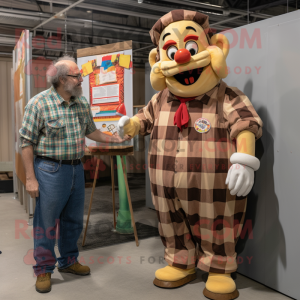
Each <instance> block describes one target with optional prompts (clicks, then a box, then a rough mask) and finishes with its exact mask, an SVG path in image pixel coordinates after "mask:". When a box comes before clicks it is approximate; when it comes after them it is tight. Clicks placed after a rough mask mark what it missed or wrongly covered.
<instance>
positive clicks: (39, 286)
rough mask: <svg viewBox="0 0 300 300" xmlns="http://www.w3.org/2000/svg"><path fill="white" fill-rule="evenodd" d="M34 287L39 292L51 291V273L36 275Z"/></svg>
mask: <svg viewBox="0 0 300 300" xmlns="http://www.w3.org/2000/svg"><path fill="white" fill-rule="evenodd" d="M35 289H36V291H37V292H39V293H48V292H50V291H51V273H44V274H41V275H38V277H37V279H36V283H35Z"/></svg>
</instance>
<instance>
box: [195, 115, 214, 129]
mask: <svg viewBox="0 0 300 300" xmlns="http://www.w3.org/2000/svg"><path fill="white" fill-rule="evenodd" d="M194 128H195V130H196V131H197V132H199V133H205V132H208V131H209V130H210V128H211V125H210V122H209V121H208V120H207V119H204V118H199V119H198V120H196V122H195V124H194Z"/></svg>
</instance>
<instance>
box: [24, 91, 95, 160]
mask: <svg viewBox="0 0 300 300" xmlns="http://www.w3.org/2000/svg"><path fill="white" fill-rule="evenodd" d="M96 129H97V128H96V125H95V123H94V121H93V116H92V112H91V109H90V106H89V104H88V102H87V100H86V99H85V97H77V98H75V99H71V101H70V104H68V103H67V102H66V101H65V100H64V99H63V98H62V97H61V96H60V95H59V94H58V93H57V92H56V90H55V88H54V87H53V86H52V87H51V88H50V89H48V90H46V91H44V92H42V93H39V94H37V95H36V96H35V97H33V98H32V99H31V100H30V101H29V102H28V104H27V105H26V107H25V113H24V118H23V123H22V128H21V129H20V130H19V133H20V139H21V145H20V147H22V148H23V147H26V146H29V145H33V149H34V155H42V156H47V157H51V158H55V159H77V158H81V157H83V156H84V148H85V136H86V135H88V134H90V133H92V132H94V131H95V130H96Z"/></svg>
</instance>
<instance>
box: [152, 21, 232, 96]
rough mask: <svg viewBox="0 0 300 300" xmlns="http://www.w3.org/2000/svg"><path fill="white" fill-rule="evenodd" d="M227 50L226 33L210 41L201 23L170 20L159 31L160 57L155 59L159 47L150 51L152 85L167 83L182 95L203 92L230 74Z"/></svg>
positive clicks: (156, 87)
mask: <svg viewBox="0 0 300 300" xmlns="http://www.w3.org/2000/svg"><path fill="white" fill-rule="evenodd" d="M228 52H229V42H228V40H227V38H226V37H225V36H224V35H222V34H216V35H214V36H213V37H212V39H211V45H210V44H209V42H208V40H207V37H206V34H205V32H204V30H203V28H202V27H201V26H200V25H199V24H198V23H196V22H194V21H189V20H182V21H177V22H174V23H171V24H169V25H168V26H167V27H166V28H165V29H164V30H163V31H162V33H161V35H160V40H159V55H160V61H158V62H157V63H156V62H155V56H156V54H157V51H156V49H153V50H152V51H151V52H150V55H149V62H150V65H151V68H152V70H151V75H150V80H151V84H152V87H153V88H154V89H155V90H158V91H160V90H162V89H164V88H165V87H168V89H169V90H170V91H171V92H172V93H173V94H174V95H176V96H180V97H195V96H199V95H201V94H204V93H206V92H208V91H209V90H211V89H212V88H214V87H215V86H216V85H217V84H218V82H219V81H220V79H221V78H225V77H226V76H227V65H226V57H227V55H228Z"/></svg>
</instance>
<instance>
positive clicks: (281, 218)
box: [146, 11, 300, 299]
mask: <svg viewBox="0 0 300 300" xmlns="http://www.w3.org/2000/svg"><path fill="white" fill-rule="evenodd" d="M253 34H254V36H255V34H256V37H257V39H256V40H255V41H254V40H252V41H254V43H253V45H252V46H251V38H252V37H253ZM225 35H226V36H227V37H228V39H229V41H230V43H231V45H232V48H231V49H230V52H229V56H228V58H227V63H228V66H229V68H230V74H229V75H228V77H227V78H226V79H225V82H226V83H227V84H229V85H230V86H236V87H238V88H239V89H240V90H242V91H243V92H244V93H245V94H246V95H247V96H248V97H249V98H250V100H251V101H252V103H253V105H254V107H255V108H256V110H257V112H258V114H259V115H260V117H261V118H262V120H263V122H264V128H263V136H262V138H261V139H260V140H258V141H257V142H256V156H257V157H258V158H259V159H260V160H261V167H260V169H259V170H258V171H257V172H256V177H255V184H254V187H253V189H252V191H251V192H250V194H249V196H248V207H247V214H246V221H245V224H246V226H245V227H244V229H247V228H251V227H252V228H253V231H252V236H251V235H250V234H249V230H246V232H247V233H246V234H245V236H244V238H241V239H240V240H239V242H238V244H237V252H238V256H239V258H238V262H239V268H238V272H239V273H241V274H243V275H245V276H248V277H250V278H252V279H254V280H256V281H258V282H261V283H263V284H265V285H267V286H269V287H271V288H273V289H275V290H277V291H279V292H281V293H284V294H286V295H288V296H290V297H293V298H295V299H300V284H299V282H300V280H299V270H300V258H299V256H298V253H300V242H299V241H300V238H299V235H300V234H299V231H300V225H299V222H298V218H299V219H300V217H299V214H300V180H299V179H300V157H299V154H300V141H299V131H298V127H300V125H298V124H299V123H298V119H300V115H299V112H300V99H299V95H300V81H299V70H300V11H296V12H292V13H289V14H285V15H281V16H278V17H274V18H271V19H267V20H264V21H261V22H256V23H253V24H250V25H247V26H244V27H240V28H236V29H234V31H233V32H231V33H230V32H227V33H225ZM247 35H248V36H249V39H248V42H247ZM259 41H261V45H260V43H259ZM234 44H236V45H234ZM243 44H244V45H243ZM239 68H241V69H239ZM147 70H148V71H147ZM250 70H251V72H250ZM240 71H241V72H240ZM237 73H240V74H237ZM149 74H150V68H149V67H148V69H147V68H146V103H147V102H148V101H149V100H150V99H151V96H152V95H153V94H154V91H153V90H152V88H151V85H150V81H149ZM146 155H147V154H146ZM146 181H147V183H146V184H147V186H148V188H147V190H146V191H147V195H146V199H150V197H151V196H150V189H149V178H148V177H147V180H146ZM150 201H151V200H150ZM147 205H149V202H148V200H147ZM247 226H248V227H247ZM249 261H250V263H249ZM238 288H243V287H238Z"/></svg>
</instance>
